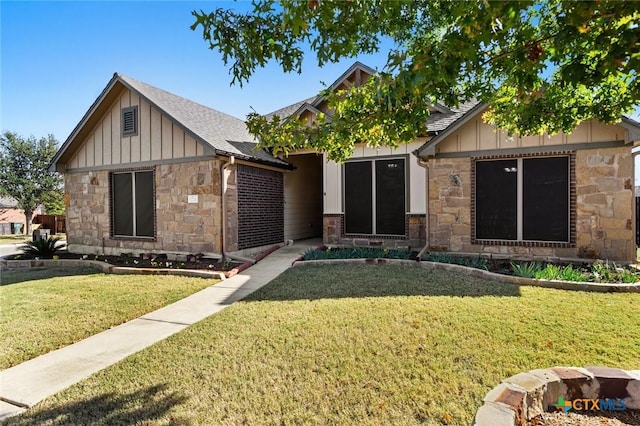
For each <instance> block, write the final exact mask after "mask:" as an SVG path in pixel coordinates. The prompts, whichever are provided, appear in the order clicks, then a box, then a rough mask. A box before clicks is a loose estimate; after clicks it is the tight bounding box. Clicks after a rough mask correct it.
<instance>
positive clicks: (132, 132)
mask: <svg viewBox="0 0 640 426" xmlns="http://www.w3.org/2000/svg"><path fill="white" fill-rule="evenodd" d="M128 113H132V114H133V130H130V131H127V129H126V128H125V125H124V123H125V115H126V114H128ZM120 127H121V129H122V130H121V134H122V137H123V138H124V137H129V136H138V106H137V105H134V106H130V107H125V108H122V110H121V114H120Z"/></svg>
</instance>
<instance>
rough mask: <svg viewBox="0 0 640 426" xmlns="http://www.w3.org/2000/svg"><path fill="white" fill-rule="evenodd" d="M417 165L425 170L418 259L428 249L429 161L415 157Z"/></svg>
mask: <svg viewBox="0 0 640 426" xmlns="http://www.w3.org/2000/svg"><path fill="white" fill-rule="evenodd" d="M416 159H417V161H418V166H420V167H424V170H425V177H426V179H425V188H426V194H425V195H426V198H425V210H424V211H425V221H424V238H425V243H424V247H422V250H420V252H419V253H418V260H420V259H422V255H423V254H425V252H427V251H428V250H429V162H428V161H424V160H423V159H422V158H420V157H417V158H416Z"/></svg>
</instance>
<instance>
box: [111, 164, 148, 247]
mask: <svg viewBox="0 0 640 426" xmlns="http://www.w3.org/2000/svg"><path fill="white" fill-rule="evenodd" d="M153 211H154V184H153V172H152V171H143V172H117V173H112V175H111V217H112V221H113V223H112V235H113V236H118V237H153V236H154V215H153Z"/></svg>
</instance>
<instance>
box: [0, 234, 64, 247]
mask: <svg viewBox="0 0 640 426" xmlns="http://www.w3.org/2000/svg"><path fill="white" fill-rule="evenodd" d="M51 236H52V237H60V238H62V239H65V238H67V235H66V234H55V235H51ZM27 241H31V236H30V235H26V234H10V235H0V245H1V244H19V243H25V242H27Z"/></svg>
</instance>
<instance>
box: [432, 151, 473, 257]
mask: <svg viewBox="0 0 640 426" xmlns="http://www.w3.org/2000/svg"><path fill="white" fill-rule="evenodd" d="M429 178H430V179H429V249H430V250H431V251H455V252H459V251H473V250H472V247H471V159H469V158H447V159H438V160H430V161H429Z"/></svg>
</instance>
